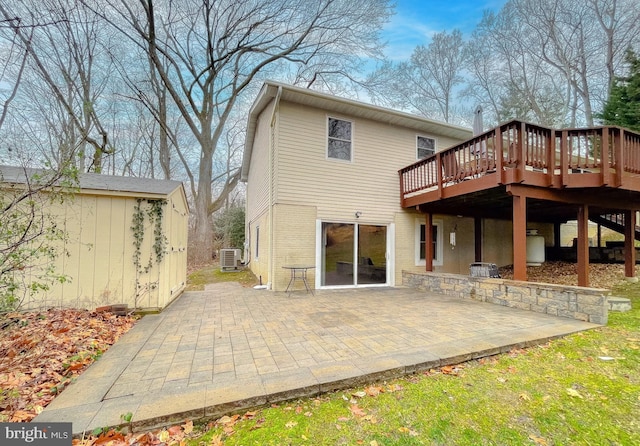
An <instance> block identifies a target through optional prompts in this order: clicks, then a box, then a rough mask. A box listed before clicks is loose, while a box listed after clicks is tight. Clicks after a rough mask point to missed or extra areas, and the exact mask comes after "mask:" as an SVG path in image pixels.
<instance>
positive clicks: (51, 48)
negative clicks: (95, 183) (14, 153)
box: [0, 0, 112, 172]
mask: <svg viewBox="0 0 640 446" xmlns="http://www.w3.org/2000/svg"><path fill="white" fill-rule="evenodd" d="M11 7H12V9H11V10H10V9H9V6H8V5H7V6H5V5H0V20H5V21H7V23H9V26H10V29H11V32H12V33H13V34H14V36H15V39H16V43H17V44H19V45H20V48H21V50H22V51H24V53H25V54H26V55H27V64H28V66H29V72H30V74H31V78H30V82H31V83H32V86H33V87H32V88H30V90H31V91H35V90H37V89H38V88H39V84H40V83H42V84H43V85H46V88H47V91H48V94H50V95H52V96H53V98H55V100H56V101H57V103H58V104H59V106H60V108H61V109H62V111H63V114H62V115H58V119H59V120H60V122H59V123H58V125H56V126H53V127H51V128H50V129H49V130H50V131H51V130H53V129H55V130H58V131H64V132H67V134H66V135H65V136H64V137H62V138H60V139H63V140H67V144H63V145H61V146H59V147H57V148H56V149H57V150H63V151H65V150H66V151H68V150H71V151H73V152H74V153H76V152H77V153H79V154H80V167H81V169H82V170H85V169H86V170H92V171H95V172H100V171H101V169H102V162H103V157H104V155H105V154H109V153H111V152H112V148H111V147H110V142H109V138H108V132H107V130H106V129H105V127H104V126H103V124H102V122H101V119H100V114H99V112H98V102H99V98H100V96H101V94H103V92H104V88H105V86H106V83H107V81H108V78H109V69H108V67H106V66H101V67H97V64H98V63H99V62H98V57H97V53H98V44H99V41H100V39H99V36H98V30H99V24H98V23H97V22H96V20H95V17H94V16H93V14H91V15H88V14H87V11H86V10H85V9H83V8H81V7H80V5H78V4H73V3H72V4H69V2H67V1H64V0H43V1H39V2H37V3H35V2H34V3H33V4H31V3H20V4H18V3H14V4H13V5H11ZM15 17H18V18H19V20H11V18H15ZM43 24H46V25H43ZM31 103H32V104H34V105H40V103H41V101H39V100H38V99H37V98H32V99H31ZM51 111H52V110H51V109H49V110H47V111H45V112H44V113H43V115H44V116H47V114H48V113H50V112H51ZM89 147H91V148H92V149H93V153H92V154H91V155H89V165H88V166H86V168H85V166H84V165H83V163H84V155H85V154H86V155H88V154H87V153H86V152H88V150H87V149H88V148H89ZM69 158H70V157H69V153H62V154H61V156H60V159H69Z"/></svg>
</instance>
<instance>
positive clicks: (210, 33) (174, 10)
mask: <svg viewBox="0 0 640 446" xmlns="http://www.w3.org/2000/svg"><path fill="white" fill-rule="evenodd" d="M96 12H97V13H102V14H103V15H104V17H105V18H107V19H108V20H109V22H110V23H111V24H112V25H113V26H114V27H116V28H117V29H118V30H120V31H121V32H122V34H123V35H124V36H128V37H130V38H131V39H132V41H133V42H134V43H135V44H136V45H138V46H139V47H140V48H141V49H142V50H143V51H144V52H145V53H146V54H147V57H148V60H149V61H150V62H151V65H152V67H153V72H152V73H151V75H150V79H151V82H152V84H153V82H154V80H153V79H154V76H157V79H158V80H159V83H156V84H155V85H154V88H156V90H155V92H156V94H157V96H156V98H155V99H154V100H153V101H151V100H150V98H146V99H145V100H146V101H147V102H146V103H147V105H148V108H149V109H150V110H154V115H155V116H157V118H158V119H159V123H160V126H161V127H162V128H163V129H164V130H167V129H168V126H167V125H166V124H165V123H163V122H162V104H163V102H162V101H160V102H158V98H162V97H163V96H162V94H166V97H167V100H169V99H170V101H171V104H172V106H174V107H176V108H177V109H178V111H179V113H180V117H181V119H182V120H183V121H184V123H185V125H186V127H187V128H188V129H189V131H190V133H191V135H192V136H193V137H194V138H195V140H196V141H197V146H198V151H197V154H196V155H197V162H196V163H195V164H193V163H191V159H190V156H189V155H190V154H189V153H187V152H186V151H187V147H186V146H185V145H184V144H181V142H180V141H177V140H176V141H174V143H175V149H176V153H177V155H178V157H179V158H180V159H181V161H182V164H183V166H182V168H183V169H184V172H185V175H186V176H187V178H188V179H189V182H190V185H191V194H192V196H193V199H194V210H193V211H194V213H195V220H196V228H195V234H194V236H195V245H196V246H198V247H200V248H201V250H200V252H199V253H197V256H198V257H199V258H200V259H204V258H207V257H208V256H209V255H210V250H209V247H210V246H211V220H210V216H211V215H212V213H213V212H215V211H216V210H217V209H219V208H220V207H221V206H222V204H223V203H224V202H225V200H226V198H227V196H228V194H229V193H230V191H232V190H233V188H234V187H235V186H236V184H237V182H238V180H239V162H238V163H233V164H229V165H226V166H225V169H224V170H223V171H222V172H214V170H213V168H214V160H215V158H216V154H217V153H218V151H219V149H220V148H221V147H224V146H225V145H224V143H223V141H224V139H223V136H224V134H225V129H226V128H227V125H228V123H229V122H230V120H231V119H232V117H233V115H234V113H235V112H236V110H237V108H238V106H239V105H241V104H242V98H241V96H242V94H243V93H244V92H245V91H247V89H248V88H249V87H251V86H252V85H253V83H254V81H255V80H257V79H259V78H260V77H261V76H264V75H266V74H267V73H269V70H270V69H271V68H272V67H276V66H278V64H280V65H279V66H280V67H282V65H283V64H285V65H287V66H290V67H299V66H310V65H313V64H315V63H318V62H319V61H322V64H323V65H322V67H323V68H324V70H323V72H330V71H332V72H345V71H346V70H347V69H348V68H349V67H351V66H352V65H353V61H354V60H357V59H358V58H359V57H360V56H375V55H377V54H379V47H378V36H377V32H378V30H379V29H380V27H381V25H382V23H383V21H385V20H386V19H387V17H388V15H389V13H390V10H389V6H388V5H387V3H386V1H383V0H355V1H354V0H319V1H317V2H308V1H305V0H293V1H291V0H252V1H248V2H237V1H235V0H216V1H214V0H183V1H172V0H165V1H160V2H157V3H156V2H154V1H153V0H138V1H137V2H135V3H132V2H130V1H125V0H121V1H120V2H117V3H116V2H115V1H114V2H113V3H111V6H110V7H108V6H105V7H104V8H101V10H100V11H97V10H96ZM327 56H332V57H327ZM315 71H316V72H320V69H319V68H316V70H315ZM304 78H305V79H307V80H308V82H307V83H308V84H315V83H316V82H317V81H318V78H317V77H316V78H313V77H309V76H307V75H305V76H304ZM145 81H149V79H145ZM160 83H161V84H160ZM140 97H141V98H144V96H142V95H141V96H140ZM167 136H169V135H167ZM223 150H225V149H223ZM216 178H219V179H221V183H218V184H220V186H219V188H218V189H217V191H216V192H217V193H215V194H214V193H213V183H214V180H215V179H216Z"/></svg>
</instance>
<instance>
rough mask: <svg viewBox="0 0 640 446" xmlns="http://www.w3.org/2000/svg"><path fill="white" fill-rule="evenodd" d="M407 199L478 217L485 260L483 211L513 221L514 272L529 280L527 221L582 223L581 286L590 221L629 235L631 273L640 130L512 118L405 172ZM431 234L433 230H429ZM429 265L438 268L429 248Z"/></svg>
mask: <svg viewBox="0 0 640 446" xmlns="http://www.w3.org/2000/svg"><path fill="white" fill-rule="evenodd" d="M399 174H400V191H401V197H400V198H401V202H402V206H403V207H405V208H411V207H415V208H417V209H419V210H420V211H421V212H423V213H424V214H425V219H426V222H427V225H426V227H427V228H431V216H432V215H434V214H443V215H457V216H465V217H473V218H474V219H475V221H476V225H475V227H476V237H475V258H476V261H482V242H481V239H480V237H478V235H477V234H479V232H480V231H479V228H480V222H481V219H483V218H492V219H504V220H510V221H511V222H512V224H513V264H514V278H515V279H516V280H526V234H527V232H526V231H527V222H540V223H552V224H554V225H556V227H557V228H558V230H556V231H555V233H556V235H555V237H556V238H557V240H556V245H555V246H559V225H560V224H561V223H565V222H567V221H569V220H577V222H578V240H577V263H578V285H580V286H588V284H589V278H588V263H589V242H588V234H587V227H588V222H589V220H593V221H596V222H597V223H598V224H602V225H603V226H607V227H610V228H612V229H615V230H618V231H620V232H622V233H624V234H625V249H624V252H625V265H626V267H625V275H626V276H627V277H635V260H636V259H635V257H636V253H635V249H633V246H634V240H636V239H640V230H638V228H637V226H636V212H637V211H638V210H639V209H640V135H639V134H637V133H633V132H630V131H628V130H625V129H622V128H619V127H608V126H605V127H597V128H585V129H562V130H557V129H550V128H545V127H541V126H536V125H532V124H528V123H524V122H520V121H511V122H508V123H506V124H503V125H501V126H499V127H496V128H495V129H492V130H490V131H487V132H485V133H483V134H480V135H477V136H475V137H474V138H473V139H471V140H468V141H465V142H463V143H461V144H458V145H457V146H454V147H451V148H449V149H446V150H443V151H441V152H437V153H436V154H434V155H432V156H430V157H427V158H424V159H422V160H420V161H418V162H416V163H414V164H412V165H410V166H407V167H405V168H403V169H401V170H400V171H399ZM427 236H430V235H427ZM426 258H427V266H426V269H427V271H431V270H432V268H433V265H432V264H430V263H431V262H430V260H429V259H430V258H431V257H430V255H427V256H426Z"/></svg>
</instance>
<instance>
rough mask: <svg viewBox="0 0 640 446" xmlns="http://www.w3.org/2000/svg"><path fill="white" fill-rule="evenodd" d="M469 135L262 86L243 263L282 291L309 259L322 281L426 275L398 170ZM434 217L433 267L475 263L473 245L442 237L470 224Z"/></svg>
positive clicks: (369, 281) (416, 216)
mask: <svg viewBox="0 0 640 446" xmlns="http://www.w3.org/2000/svg"><path fill="white" fill-rule="evenodd" d="M471 135H472V134H471V131H470V130H467V129H464V128H461V127H457V126H453V125H449V124H444V123H440V122H436V121H432V120H429V119H425V118H420V117H417V116H413V115H410V114H407V113H401V112H397V111H393V110H389V109H384V108H381V107H376V106H372V105H370V104H364V103H360V102H356V101H352V100H348V99H343V98H338V97H335V96H331V95H327V94H322V93H318V92H315V91H311V90H308V89H303V88H297V87H292V86H289V85H284V84H280V83H276V82H267V83H265V84H264V86H263V88H262V90H261V92H260V94H259V96H258V97H257V99H256V101H255V103H254V105H253V107H252V109H251V112H250V116H249V121H248V132H247V140H246V146H245V152H244V160H243V166H242V180H243V181H245V182H247V217H246V218H247V222H246V232H247V240H248V241H249V243H248V252H247V254H248V255H247V256H246V259H245V260H248V261H249V265H250V268H251V270H252V271H253V272H254V273H255V274H256V276H257V277H259V278H261V279H262V282H263V283H265V284H268V285H269V286H270V287H271V288H272V289H274V290H284V289H285V288H286V287H287V285H288V283H289V280H290V272H289V270H288V269H286V267H287V266H295V265H304V266H308V267H310V268H309V270H308V279H309V282H310V284H312V285H313V286H314V287H315V288H331V287H353V286H380V285H388V286H393V285H395V284H396V283H398V284H399V283H400V282H401V280H402V271H403V270H409V271H424V268H425V266H424V265H425V258H424V256H425V244H426V243H427V241H426V240H425V226H424V225H425V219H424V215H423V214H420V213H419V212H418V211H416V210H410V209H409V210H407V209H403V208H402V207H401V203H400V187H399V183H398V170H399V169H401V168H403V167H404V166H406V165H408V164H411V163H413V162H415V161H416V160H418V159H421V158H424V157H425V156H429V155H432V154H433V153H435V152H436V151H437V150H441V149H443V148H446V147H449V146H452V145H454V144H457V143H459V142H460V141H463V140H466V139H468V138H470V137H471ZM433 224H434V228H435V230H434V236H433V239H432V240H430V241H429V243H433V244H434V245H435V258H434V261H435V264H436V265H439V267H440V268H443V270H447V268H448V270H449V271H450V272H459V270H460V269H459V266H460V265H465V267H468V264H469V263H470V262H472V261H473V251H470V252H465V251H464V250H452V249H450V248H449V243H448V240H447V243H446V244H445V242H444V238H445V237H444V234H445V233H446V234H447V237H448V234H449V233H450V232H451V231H452V230H453V228H454V226H456V225H458V226H457V228H456V230H457V231H459V234H460V235H459V241H460V242H464V238H465V237H466V235H465V234H466V232H465V229H470V231H471V232H472V231H473V221H470V222H466V223H464V222H457V221H456V218H455V217H454V218H448V217H447V218H438V217H436V218H435V219H434V220H433ZM465 225H470V226H469V228H466V227H465ZM445 245H446V248H445ZM445 265H449V266H445Z"/></svg>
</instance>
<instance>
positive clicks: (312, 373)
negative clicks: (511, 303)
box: [34, 283, 596, 433]
mask: <svg viewBox="0 0 640 446" xmlns="http://www.w3.org/2000/svg"><path fill="white" fill-rule="evenodd" d="M593 327H596V325H594V324H589V323H586V322H580V321H576V320H572V319H565V318H559V317H553V316H548V315H543V314H538V313H533V312H527V311H521V310H516V309H512V308H506V307H501V306H497V305H492V304H487V303H480V302H476V301H473V300H466V299H453V298H450V297H445V296H442V295H437V294H430V293H424V292H420V291H417V290H414V289H409V288H359V289H345V290H319V291H316V292H315V296H314V295H311V294H306V293H304V292H299V291H298V292H294V293H292V294H291V295H290V296H289V295H287V294H285V293H274V292H270V291H264V290H254V289H250V288H243V287H241V286H240V285H238V284H236V283H226V284H214V285H209V286H207V289H206V290H205V291H202V292H187V293H184V294H183V295H182V296H181V297H180V298H179V299H178V300H177V301H176V302H174V303H173V304H172V305H171V306H170V307H169V308H167V309H166V310H165V311H163V312H162V313H161V314H158V315H149V316H145V317H144V318H143V319H142V320H141V321H139V322H138V324H137V325H136V326H135V327H134V328H133V329H132V330H131V331H130V332H129V333H127V334H126V335H125V336H123V337H122V338H121V339H120V340H119V341H118V342H117V343H116V344H115V345H114V346H113V347H112V348H111V349H110V350H109V351H108V352H106V353H105V354H104V355H103V357H102V358H101V359H100V360H99V361H98V362H96V363H95V364H94V365H92V366H91V367H90V368H89V370H87V371H86V372H85V373H84V374H83V375H82V376H81V377H80V378H79V379H78V381H77V382H76V383H74V384H72V385H71V386H70V387H69V388H68V389H66V390H65V391H64V392H63V393H62V394H61V395H60V396H58V397H57V398H56V399H55V400H54V401H53V402H52V403H51V404H50V405H49V406H48V407H47V408H46V409H45V410H44V411H43V412H42V413H41V414H40V415H39V416H38V417H37V418H36V419H35V420H34V421H42V422H53V421H67V422H69V421H70V422H72V423H73V431H74V433H81V432H86V431H91V430H93V429H94V428H96V427H104V426H113V425H118V424H120V423H121V415H123V414H126V413H128V412H131V413H132V414H133V428H134V429H138V430H141V429H145V428H151V427H156V426H160V425H166V424H170V423H173V422H182V421H184V420H185V419H186V418H194V419H195V418H206V417H217V416H221V415H223V414H225V413H229V412H231V411H234V410H239V409H244V408H250V407H255V406H258V405H263V404H268V403H273V402H277V401H282V400H284V399H290V398H296V397H301V396H312V395H316V394H318V393H320V392H325V391H330V390H335V389H339V388H345V387H350V386H354V385H358V384H360V383H364V382H371V381H376V380H381V379H387V378H391V377H395V376H400V375H403V374H408V373H412V372H416V371H420V370H424V369H428V368H432V367H436V366H439V365H446V364H454V363H459V362H462V361H465V360H468V359H471V358H477V357H481V356H487V355H492V354H497V353H500V352H505V351H508V350H510V349H512V348H514V347H522V346H528V345H534V344H537V343H541V342H545V341H547V340H549V339H552V338H555V337H559V336H563V335H566V334H569V333H573V332H577V331H581V330H586V329H589V328H593Z"/></svg>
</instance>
